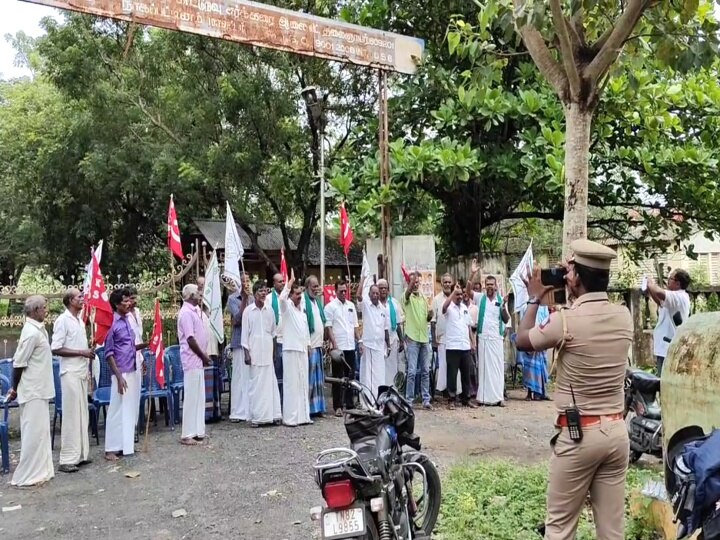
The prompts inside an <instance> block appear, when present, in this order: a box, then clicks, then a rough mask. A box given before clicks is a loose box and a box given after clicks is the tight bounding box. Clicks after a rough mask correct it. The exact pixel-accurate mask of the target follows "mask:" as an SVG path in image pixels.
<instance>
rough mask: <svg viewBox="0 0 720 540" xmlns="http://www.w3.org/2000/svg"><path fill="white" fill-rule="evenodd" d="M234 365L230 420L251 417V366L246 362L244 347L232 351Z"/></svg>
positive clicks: (231, 382)
mask: <svg viewBox="0 0 720 540" xmlns="http://www.w3.org/2000/svg"><path fill="white" fill-rule="evenodd" d="M232 358H233V366H232V380H231V381H230V420H243V421H246V420H248V419H249V418H250V366H248V365H247V364H246V363H245V354H244V353H243V350H242V347H238V348H237V349H233V351H232Z"/></svg>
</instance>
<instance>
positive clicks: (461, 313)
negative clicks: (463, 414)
mask: <svg viewBox="0 0 720 540" xmlns="http://www.w3.org/2000/svg"><path fill="white" fill-rule="evenodd" d="M462 299H463V291H462V289H461V288H460V286H459V285H456V286H455V290H453V292H452V293H451V294H450V295H449V296H448V297H447V298H446V299H445V303H444V304H443V306H442V313H443V316H444V318H445V350H446V352H447V390H448V397H449V407H450V409H455V404H456V403H457V377H458V370H459V372H460V380H461V382H462V392H461V394H460V402H461V403H462V404H463V406H465V407H475V405H474V404H473V403H471V402H470V392H469V389H470V370H471V369H472V357H471V355H470V354H471V353H470V351H472V350H474V349H475V336H474V332H473V331H472V321H471V320H470V311H469V309H468V307H467V306H466V305H465V304H464V303H463V301H462Z"/></svg>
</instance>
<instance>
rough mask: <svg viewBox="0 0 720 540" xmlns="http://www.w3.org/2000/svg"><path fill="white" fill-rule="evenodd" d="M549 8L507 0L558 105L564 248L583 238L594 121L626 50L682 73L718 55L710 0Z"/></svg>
mask: <svg viewBox="0 0 720 540" xmlns="http://www.w3.org/2000/svg"><path fill="white" fill-rule="evenodd" d="M549 5H550V10H549V13H548V11H547V8H546V7H545V2H540V1H533V0H513V1H512V7H513V16H514V19H515V24H516V26H517V29H518V32H519V33H520V35H521V36H522V39H523V42H524V43H525V46H526V47H527V49H528V52H529V53H530V55H531V56H532V58H533V61H534V62H535V64H536V65H537V67H538V69H539V70H540V72H541V73H542V74H543V76H544V77H545V79H546V80H547V82H548V83H549V84H550V86H551V87H552V88H553V90H554V91H555V93H556V94H557V96H558V97H559V98H560V101H561V102H562V104H563V110H564V116H565V166H564V175H565V208H564V222H563V246H564V250H567V248H568V245H569V243H570V242H571V241H572V240H574V239H576V238H584V237H586V236H587V212H588V178H589V174H588V168H589V154H590V134H591V124H592V119H593V114H594V111H595V109H596V107H597V105H598V102H599V99H600V96H601V94H602V91H603V88H604V87H605V84H606V83H607V82H608V81H609V80H610V78H611V77H612V73H611V70H612V68H613V66H614V64H615V62H616V61H617V59H618V57H619V56H620V54H621V52H622V51H623V49H624V48H625V49H627V53H628V54H627V56H628V57H630V59H631V62H632V60H633V59H635V60H638V59H639V58H640V57H641V56H645V55H647V54H648V53H650V54H651V55H656V57H657V58H658V59H660V60H661V61H664V62H667V63H672V64H673V65H675V66H677V67H679V68H682V69H684V70H687V69H689V68H690V67H694V66H697V65H702V64H703V63H709V62H711V61H712V59H713V58H715V57H716V56H717V53H718V42H717V31H718V26H717V23H716V21H715V20H714V19H713V18H712V16H711V11H712V2H707V1H705V2H700V1H699V0H693V1H687V2H674V1H672V0H659V1H650V0H628V1H627V2H617V1H614V0H612V1H610V0H608V1H604V0H573V1H571V2H561V0H549ZM508 7H509V6H508V2H506V1H502V0H500V1H493V0H489V1H488V2H487V3H486V4H485V5H484V6H482V7H481V12H480V16H481V17H484V18H486V19H487V18H488V17H492V15H493V11H494V12H495V13H497V12H499V11H500V10H502V9H507V8H508ZM634 31H638V33H637V34H635V35H633V32H634ZM678 38H679V39H678ZM633 41H634V43H633ZM551 48H552V49H554V51H555V54H553V52H551ZM648 49H649V50H648Z"/></svg>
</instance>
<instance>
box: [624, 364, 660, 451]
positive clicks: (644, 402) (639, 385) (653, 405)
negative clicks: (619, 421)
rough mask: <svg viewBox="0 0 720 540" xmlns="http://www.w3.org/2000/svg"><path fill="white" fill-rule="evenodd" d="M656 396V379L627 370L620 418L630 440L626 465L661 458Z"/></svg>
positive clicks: (658, 383) (655, 376) (658, 407)
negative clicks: (622, 409) (653, 457)
mask: <svg viewBox="0 0 720 540" xmlns="http://www.w3.org/2000/svg"><path fill="white" fill-rule="evenodd" d="M659 393H660V377H658V376H657V375H653V374H652V373H647V372H645V371H642V370H640V369H636V368H628V369H627V371H626V372H625V410H624V411H623V417H624V418H625V423H626V424H627V428H628V435H629V437H630V463H635V462H636V461H637V460H639V459H640V457H641V456H642V455H643V454H650V455H653V456H656V457H659V458H662V418H661V415H660V403H659V402H658V394H659Z"/></svg>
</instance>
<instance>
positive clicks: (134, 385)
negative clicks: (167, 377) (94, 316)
mask: <svg viewBox="0 0 720 540" xmlns="http://www.w3.org/2000/svg"><path fill="white" fill-rule="evenodd" d="M110 306H111V307H112V309H113V311H114V312H115V315H114V317H113V323H112V326H111V327H110V330H109V332H108V335H107V337H106V338H105V361H106V362H107V363H108V364H109V365H110V370H111V371H112V385H111V387H110V407H108V411H107V417H106V420H105V459H107V460H108V461H117V459H118V458H119V456H121V455H122V456H131V455H132V454H134V453H135V420H136V418H135V417H136V415H137V411H136V410H135V409H136V408H137V401H135V400H134V399H133V396H134V395H135V393H136V392H137V391H138V388H139V387H140V382H141V381H140V374H139V373H138V371H137V366H136V364H135V352H136V351H139V350H141V349H144V348H145V347H146V346H147V344H145V343H139V344H137V345H136V344H135V334H134V332H133V330H132V327H131V326H130V321H128V318H127V317H128V314H129V313H130V312H131V311H132V301H131V293H130V291H129V290H128V289H118V290H115V291H113V292H112V293H111V294H110Z"/></svg>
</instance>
